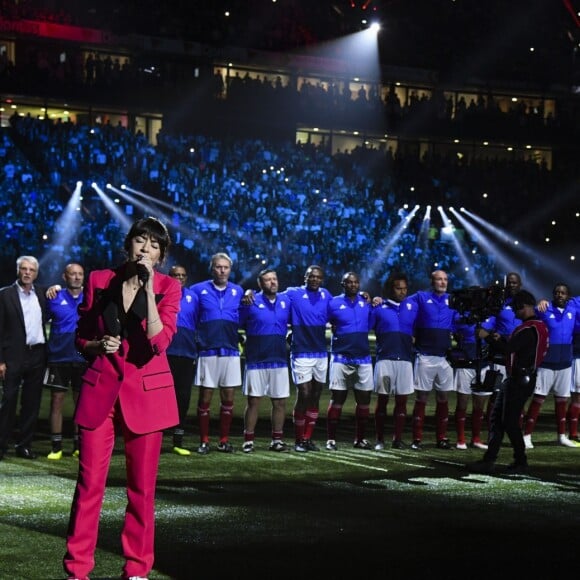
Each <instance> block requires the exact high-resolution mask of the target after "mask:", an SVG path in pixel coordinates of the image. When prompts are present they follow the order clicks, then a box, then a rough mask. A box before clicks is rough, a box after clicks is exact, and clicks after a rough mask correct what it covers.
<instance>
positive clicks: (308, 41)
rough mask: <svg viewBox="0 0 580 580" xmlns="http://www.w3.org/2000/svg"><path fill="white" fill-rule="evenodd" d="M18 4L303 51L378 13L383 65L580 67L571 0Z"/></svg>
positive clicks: (84, 20) (535, 70) (122, 27)
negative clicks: (380, 27)
mask: <svg viewBox="0 0 580 580" xmlns="http://www.w3.org/2000/svg"><path fill="white" fill-rule="evenodd" d="M20 6H22V10H25V11H28V12H29V13H30V12H31V11H32V10H33V9H34V8H35V7H36V9H37V15H42V14H44V15H45V16H46V17H47V18H50V19H52V20H54V19H58V20H60V21H62V19H66V20H67V22H68V23H70V24H77V25H81V26H88V27H95V28H101V29H108V30H110V31H111V32H113V33H115V34H118V35H120V36H122V35H128V34H142V35H149V36H164V37H171V38H178V39H183V40H190V41H196V42H203V43H206V44H210V45H213V46H218V47H219V46H238V47H240V46H241V47H245V48H253V49H259V50H271V51H311V50H314V49H315V48H316V47H319V46H320V45H321V44H322V43H324V42H327V41H330V40H334V39H337V38H340V37H342V36H345V35H347V34H351V33H354V32H357V31H360V30H361V29H363V28H365V27H366V26H368V24H369V23H370V22H371V21H373V20H378V21H379V22H380V24H381V26H382V29H381V32H380V33H379V36H378V39H379V55H380V59H381V62H382V63H383V64H387V65H395V66H411V67H421V68H427V69H435V70H438V71H440V72H441V73H442V74H443V75H448V76H457V75H466V74H471V75H478V76H481V77H484V78H485V77H491V76H494V77H495V78H498V77H499V78H501V77H504V78H506V79H513V78H514V77H520V78H522V79H523V80H534V81H538V80H540V81H544V82H553V81H556V80H559V81H564V82H570V81H571V79H572V77H574V75H578V69H580V65H579V61H580V17H579V14H580V0H483V1H482V0H163V1H161V2H160V1H159V0H124V1H123V2H119V1H118V0H98V1H97V0H61V1H60V2H58V3H55V2H52V1H49V0H27V2H26V3H20ZM54 6H58V10H57V9H55V8H54ZM42 9H44V12H42ZM575 80H578V79H575ZM571 84H578V83H575V82H572V83H571Z"/></svg>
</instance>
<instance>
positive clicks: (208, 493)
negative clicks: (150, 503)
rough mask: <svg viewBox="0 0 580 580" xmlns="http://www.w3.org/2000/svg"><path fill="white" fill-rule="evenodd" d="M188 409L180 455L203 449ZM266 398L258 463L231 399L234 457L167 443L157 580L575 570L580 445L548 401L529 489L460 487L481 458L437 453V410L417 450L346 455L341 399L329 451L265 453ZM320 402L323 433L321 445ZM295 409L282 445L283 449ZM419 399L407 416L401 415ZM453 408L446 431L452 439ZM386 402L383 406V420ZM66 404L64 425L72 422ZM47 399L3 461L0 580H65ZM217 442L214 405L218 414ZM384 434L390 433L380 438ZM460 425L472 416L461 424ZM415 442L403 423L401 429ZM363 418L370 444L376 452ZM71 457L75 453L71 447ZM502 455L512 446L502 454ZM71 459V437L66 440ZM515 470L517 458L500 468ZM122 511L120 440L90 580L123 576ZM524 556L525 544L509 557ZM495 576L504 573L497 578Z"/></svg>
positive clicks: (68, 471) (61, 472)
mask: <svg viewBox="0 0 580 580" xmlns="http://www.w3.org/2000/svg"><path fill="white" fill-rule="evenodd" d="M195 396H196V392H195V390H194V397H193V400H192V405H191V407H190V417H191V426H190V429H189V430H188V433H187V435H186V439H185V443H184V445H186V446H188V447H190V448H192V449H194V448H195V447H196V446H197V435H196V429H195V422H194V416H195V404H196V401H195ZM267 403H268V401H266V400H264V401H263V408H262V415H261V418H260V422H259V424H258V431H257V438H256V452H255V453H253V454H248V455H246V454H243V453H242V452H241V444H242V422H241V419H240V417H241V416H242V413H243V409H244V400H243V397H242V396H241V395H239V396H238V397H237V399H236V406H235V409H234V414H235V417H236V418H237V419H236V421H235V422H234V425H233V429H232V433H233V435H234V436H233V437H232V443H233V444H234V445H235V447H236V453H234V454H232V455H225V454H220V453H217V452H216V451H215V449H214V451H212V453H210V454H209V455H207V456H198V455H197V454H195V453H194V454H192V455H191V456H190V457H180V456H177V455H174V454H173V453H171V437H170V435H169V434H167V435H166V437H165V440H164V449H163V454H162V457H161V464H160V472H159V482H158V492H157V539H156V563H155V569H154V571H153V573H152V574H151V576H150V578H151V579H152V580H153V579H156V580H160V579H168V578H172V579H173V578H175V579H189V578H191V579H197V578H212V579H222V578H224V579H234V578H242V579H244V578H248V579H256V578H268V579H272V580H277V579H281V578H300V580H309V579H310V578H312V579H317V580H318V579H326V578H349V579H357V578H361V579H362V578H381V579H398V578H401V579H405V580H407V579H410V578H413V579H414V578H422V579H423V578H425V579H427V578H430V579H439V578H441V579H455V578H461V579H462V580H463V579H465V580H471V579H473V578H490V577H491V578H493V577H495V578H497V579H498V580H501V579H502V578H505V577H508V576H507V575H506V569H507V570H514V571H516V573H517V574H518V575H520V576H524V577H526V578H528V579H529V578H534V579H535V578H537V579H540V578H542V579H550V580H554V579H558V578H569V577H570V576H569V572H568V571H573V570H575V571H576V572H577V571H578V559H577V555H576V546H577V544H578V538H579V535H578V530H579V529H580V502H579V500H578V498H579V497H580V494H579V492H580V448H578V449H569V448H564V447H559V446H557V445H556V443H555V440H556V436H555V425H554V423H555V421H554V418H553V404H552V401H551V399H549V400H548V401H547V402H546V404H545V406H544V409H543V413H542V415H541V417H540V422H539V424H538V427H537V430H536V433H535V434H534V438H533V439H534V444H535V445H536V447H535V449H533V450H531V451H529V453H528V457H529V462H530V465H531V473H530V475H529V476H526V477H522V476H502V475H497V476H494V477H492V476H483V475H472V474H469V473H468V472H467V471H466V470H465V469H464V465H465V463H466V462H469V461H474V460H476V459H479V458H481V455H482V451H479V450H475V449H468V450H467V451H458V450H455V449H454V450H451V451H445V450H437V449H435V446H434V435H433V423H432V417H433V411H434V409H433V401H431V405H430V406H428V409H427V415H428V419H427V423H426V431H425V439H424V441H425V444H426V446H425V447H426V448H425V449H424V450H423V451H419V452H417V451H411V450H401V451H398V450H397V451H396V450H392V449H390V448H389V447H388V446H387V448H386V449H385V450H384V451H381V452H375V451H362V450H355V449H353V448H352V434H353V429H354V418H353V407H352V395H349V399H348V401H347V405H346V407H345V411H344V414H343V418H342V421H341V428H340V431H339V439H338V443H339V449H338V451H337V452H334V453H333V452H327V451H324V450H322V451H320V452H317V453H314V452H311V453H307V454H298V453H295V452H294V451H292V452H291V453H281V454H280V453H273V452H270V451H268V450H267V446H268V444H269V440H270V439H269V423H268V416H269V410H268V407H267ZM327 404H328V396H327V394H325V395H324V397H323V401H322V405H321V419H320V421H319V427H318V429H317V432H316V439H317V441H318V442H319V443H320V444H323V443H324V442H325V440H326V435H325V430H324V428H325V416H326V406H327ZM290 407H291V402H289V409H288V421H287V423H286V430H285V431H286V440H287V441H288V442H289V443H291V442H292V423H291V420H290ZM411 408H412V401H410V404H409V412H410V411H411ZM453 408H454V401H452V402H451V403H450V413H451V417H450V423H449V427H450V429H449V433H450V438H451V440H452V441H453V440H454V439H453V419H452V411H453ZM391 410H392V404H389V412H391ZM70 413H71V409H70V407H69V408H68V409H67V423H70V420H69V419H70ZM47 416H48V393H45V399H44V402H43V411H42V416H41V422H40V425H39V436H38V438H37V441H36V442H35V450H36V451H37V452H38V453H39V455H40V457H39V459H37V460H36V461H29V460H24V459H17V458H15V457H14V455H12V454H11V455H9V456H8V457H7V458H6V459H5V460H4V461H2V462H1V463H0V578H1V579H7V580H8V579H10V580H19V579H22V580H24V579H31V580H46V579H53V578H63V577H64V575H63V572H62V566H61V559H62V555H63V551H64V536H65V533H66V525H67V520H68V510H69V507H70V501H71V497H72V493H73V489H74V484H75V478H76V468H77V462H76V460H75V459H73V458H72V457H70V456H69V455H68V454H67V456H66V457H63V459H62V460H60V461H55V462H49V461H48V460H47V459H46V458H45V457H46V454H47V453H48V452H49V450H50V444H49V436H48V426H47ZM212 421H213V423H212V429H211V433H212V435H214V440H213V442H212V443H213V444H214V445H215V442H216V440H215V434H216V433H217V424H216V421H217V401H214V406H213V408H212ZM390 425H391V423H390V422H389V423H388V425H387V433H389V432H390V431H389V430H388V429H389V427H390ZM468 428H469V418H468ZM406 433H407V435H406V442H407V443H410V434H409V433H410V421H409V423H408V428H407V430H406ZM372 435H373V429H372V421H371V422H370V423H369V439H370V440H373V436H372ZM67 445H68V447H67ZM506 445H507V443H506ZM65 451H70V440H65ZM510 461H511V453H510V449H509V448H508V447H507V446H506V448H505V449H504V450H503V451H502V454H501V455H500V464H507V463H509V462H510ZM124 508H125V488H124V458H123V454H122V441H121V440H119V441H118V445H117V449H116V452H115V455H114V457H113V461H112V466H111V472H110V478H109V487H108V491H107V495H106V499H105V505H104V507H103V514H102V522H101V529H100V536H99V538H100V539H99V547H98V551H97V554H96V560H97V565H96V568H95V570H94V573H93V574H92V578H93V579H101V580H103V579H109V578H118V577H119V574H120V571H121V567H122V563H123V559H122V556H121V548H120V542H119V531H120V525H121V521H122V518H123V512H124ZM518 546H521V547H523V549H522V550H521V551H516V548H517V547H518ZM502 570H503V571H502Z"/></svg>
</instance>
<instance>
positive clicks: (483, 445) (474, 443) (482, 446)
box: [471, 441, 487, 449]
mask: <svg viewBox="0 0 580 580" xmlns="http://www.w3.org/2000/svg"><path fill="white" fill-rule="evenodd" d="M471 445H472V447H475V448H476V449H487V444H486V443H484V442H483V441H472V443H471Z"/></svg>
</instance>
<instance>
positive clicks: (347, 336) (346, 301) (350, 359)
mask: <svg viewBox="0 0 580 580" xmlns="http://www.w3.org/2000/svg"><path fill="white" fill-rule="evenodd" d="M341 284H342V287H343V288H344V293H343V294H341V295H340V296H336V297H334V298H333V299H332V300H331V301H330V304H329V305H328V321H329V323H330V325H331V327H332V342H331V351H330V352H331V359H330V372H329V388H330V390H331V393H332V395H331V400H330V403H329V407H328V416H327V435H328V440H327V442H326V449H327V450H329V451H336V450H337V443H336V432H337V427H338V422H339V420H340V417H341V414H342V409H343V405H344V403H345V401H346V397H347V395H348V389H349V388H352V389H353V391H354V396H355V401H356V406H355V425H356V426H355V430H356V433H355V437H354V444H353V446H354V447H355V448H357V449H371V444H370V443H369V442H368V441H367V440H366V439H365V429H366V424H367V422H368V418H369V410H370V401H371V393H372V391H373V369H372V362H371V352H370V345H369V331H370V318H371V305H370V304H369V302H368V300H367V299H366V298H365V297H364V296H363V295H362V294H361V293H360V279H359V277H358V274H355V273H354V272H347V273H346V274H344V276H343V277H342V282H341Z"/></svg>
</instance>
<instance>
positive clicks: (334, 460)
mask: <svg viewBox="0 0 580 580" xmlns="http://www.w3.org/2000/svg"><path fill="white" fill-rule="evenodd" d="M321 459H323V460H324V461H330V462H332V463H342V464H344V465H351V466H355V467H362V468H363V469H373V470H374V471H382V472H383V473H388V472H389V471H390V469H385V468H384V467H374V466H373V465H368V464H366V463H357V462H355V461H349V460H347V459H341V458H340V457H337V456H336V455H333V456H329V455H322V456H321Z"/></svg>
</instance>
